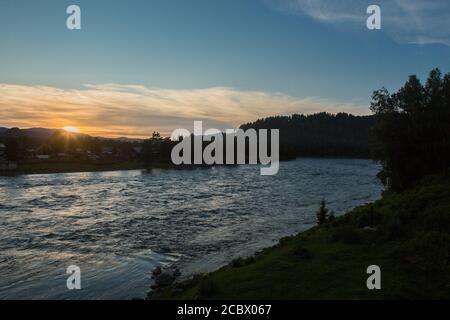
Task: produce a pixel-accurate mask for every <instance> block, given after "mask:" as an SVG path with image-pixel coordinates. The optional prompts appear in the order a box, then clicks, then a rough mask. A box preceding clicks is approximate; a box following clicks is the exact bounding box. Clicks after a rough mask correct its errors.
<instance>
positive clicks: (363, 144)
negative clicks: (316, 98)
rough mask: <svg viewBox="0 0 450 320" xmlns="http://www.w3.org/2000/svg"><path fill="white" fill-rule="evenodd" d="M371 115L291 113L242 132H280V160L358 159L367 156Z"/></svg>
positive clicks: (244, 126)
mask: <svg viewBox="0 0 450 320" xmlns="http://www.w3.org/2000/svg"><path fill="white" fill-rule="evenodd" d="M373 123H374V117H373V116H354V115H351V114H347V113H338V114H335V115H333V114H329V113H325V112H322V113H317V114H313V115H302V114H294V115H291V116H276V117H268V118H265V119H259V120H257V121H255V122H252V123H247V124H244V125H242V126H241V128H242V129H244V130H247V129H250V128H253V129H279V130H280V157H281V158H282V159H283V158H284V159H286V158H295V157H327V156H328V157H361V158H367V157H369V156H370V151H369V128H370V127H371V126H372V125H373Z"/></svg>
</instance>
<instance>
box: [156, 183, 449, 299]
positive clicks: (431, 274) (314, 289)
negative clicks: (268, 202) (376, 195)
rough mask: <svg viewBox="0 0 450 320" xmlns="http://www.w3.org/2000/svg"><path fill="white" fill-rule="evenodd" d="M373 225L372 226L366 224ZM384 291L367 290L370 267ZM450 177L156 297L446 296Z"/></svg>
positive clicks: (360, 209)
mask: <svg viewBox="0 0 450 320" xmlns="http://www.w3.org/2000/svg"><path fill="white" fill-rule="evenodd" d="M371 225H372V226H371ZM371 265H377V266H379V267H380V268H381V285H382V289H381V290H368V289H367V285H366V281H367V278H368V277H369V275H368V274H367V273H366V271H367V268H368V266H371ZM449 283H450V179H449V178H448V176H444V175H441V176H435V177H433V178H429V179H426V180H424V181H423V182H422V183H421V184H419V185H417V186H416V187H415V188H413V189H411V190H408V191H406V192H403V193H401V194H390V195H385V196H384V197H383V198H382V199H381V200H379V201H377V202H375V203H374V204H369V205H365V206H362V207H358V208H356V209H354V210H352V211H351V212H349V213H347V214H346V215H344V216H342V217H339V218H336V219H335V220H334V221H333V222H329V223H327V224H325V225H323V226H317V227H314V228H312V229H310V230H309V231H306V232H303V233H300V234H297V235H295V236H292V237H288V238H284V239H282V240H281V241H280V242H279V243H278V244H277V245H276V246H274V247H272V248H268V249H265V250H263V251H261V252H259V253H257V254H256V255H255V256H253V257H250V258H246V259H237V260H235V261H233V262H232V263H231V264H229V265H228V266H226V267H223V268H221V269H220V270H217V271H216V272H212V273H209V274H205V275H198V276H195V277H193V278H192V279H190V280H188V281H184V282H180V283H176V284H175V285H172V286H171V287H168V288H165V289H159V290H158V291H156V292H155V293H154V294H153V295H152V298H153V299H399V298H400V299H450V288H449Z"/></svg>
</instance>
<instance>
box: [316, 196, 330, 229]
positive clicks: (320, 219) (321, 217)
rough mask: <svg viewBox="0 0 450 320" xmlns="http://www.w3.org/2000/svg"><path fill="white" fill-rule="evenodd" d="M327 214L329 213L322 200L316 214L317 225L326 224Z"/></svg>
mask: <svg viewBox="0 0 450 320" xmlns="http://www.w3.org/2000/svg"><path fill="white" fill-rule="evenodd" d="M328 212H329V210H328V208H327V205H326V202H325V200H322V202H321V203H320V208H319V210H318V211H317V213H316V217H317V223H318V224H319V225H323V224H325V223H327V222H328V219H329V216H328ZM333 217H334V215H333Z"/></svg>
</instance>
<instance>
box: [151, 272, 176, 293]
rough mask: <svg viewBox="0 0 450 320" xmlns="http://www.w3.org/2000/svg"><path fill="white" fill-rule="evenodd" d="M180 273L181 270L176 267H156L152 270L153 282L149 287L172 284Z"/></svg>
mask: <svg viewBox="0 0 450 320" xmlns="http://www.w3.org/2000/svg"><path fill="white" fill-rule="evenodd" d="M180 275H181V272H180V270H179V269H178V268H177V267H172V268H170V269H168V270H163V269H161V267H156V268H155V270H153V272H152V279H153V284H152V285H151V288H152V289H153V290H156V289H160V288H163V287H168V286H170V285H172V284H173V283H174V282H175V280H176V279H177V278H178V277H179V276H180Z"/></svg>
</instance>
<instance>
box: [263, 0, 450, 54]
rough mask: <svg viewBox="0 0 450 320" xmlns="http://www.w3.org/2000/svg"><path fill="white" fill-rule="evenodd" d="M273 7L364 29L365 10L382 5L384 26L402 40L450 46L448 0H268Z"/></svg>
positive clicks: (384, 29) (395, 38) (398, 39)
mask: <svg viewBox="0 0 450 320" xmlns="http://www.w3.org/2000/svg"><path fill="white" fill-rule="evenodd" d="M267 1H268V2H269V3H270V4H271V5H272V6H273V7H274V8H276V9H278V10H282V11H286V12H290V13H295V14H303V15H307V16H310V17H312V18H314V19H316V20H319V21H321V22H323V23H329V24H335V25H336V24H339V25H347V26H349V25H355V24H358V25H360V26H361V28H365V25H366V24H365V21H366V19H367V17H368V15H367V14H366V9H367V7H368V6H369V5H372V4H376V5H379V6H380V7H381V12H382V29H383V31H384V32H386V33H387V34H388V35H390V36H391V37H392V38H393V39H394V40H395V41H397V42H399V43H416V44H433V43H439V44H445V45H447V46H450V2H449V1H448V0H377V1H372V0H342V1H336V0H267Z"/></svg>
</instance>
